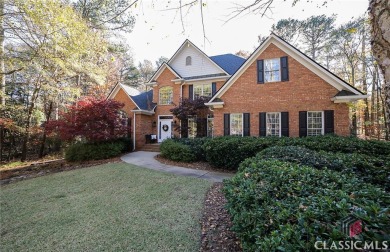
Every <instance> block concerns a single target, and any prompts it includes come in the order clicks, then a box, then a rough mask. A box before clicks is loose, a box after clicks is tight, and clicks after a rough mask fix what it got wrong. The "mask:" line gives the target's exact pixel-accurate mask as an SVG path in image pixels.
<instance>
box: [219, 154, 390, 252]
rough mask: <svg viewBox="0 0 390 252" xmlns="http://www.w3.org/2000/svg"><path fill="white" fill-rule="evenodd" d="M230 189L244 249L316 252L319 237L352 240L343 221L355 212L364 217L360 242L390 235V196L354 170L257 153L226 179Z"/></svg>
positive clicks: (231, 207) (228, 194)
mask: <svg viewBox="0 0 390 252" xmlns="http://www.w3.org/2000/svg"><path fill="white" fill-rule="evenodd" d="M224 193H225V196H226V199H227V209H228V211H229V213H230V214H231V216H232V222H233V231H235V232H236V234H237V235H238V237H239V238H240V239H241V241H242V246H243V249H244V251H313V250H315V249H314V243H315V242H316V241H317V240H322V241H326V242H328V244H330V242H332V241H342V240H348V239H349V238H348V237H347V236H346V235H345V234H344V233H342V232H341V229H340V228H339V225H340V222H341V221H342V220H343V219H344V218H346V217H347V216H350V215H353V216H355V217H356V218H358V219H360V220H362V221H363V225H364V229H363V230H364V232H363V233H362V234H360V235H359V236H358V237H357V238H358V239H359V240H362V241H365V240H367V241H372V240H377V241H383V240H388V239H389V238H390V237H389V233H390V219H389V218H388V208H387V207H388V206H389V204H390V198H389V195H388V194H386V193H385V192H384V191H382V190H381V189H379V188H377V187H375V186H373V185H371V184H367V183H364V182H362V181H361V180H359V179H358V178H356V177H355V176H353V175H350V174H344V173H339V172H335V171H331V170H328V169H323V170H319V169H314V168H312V167H308V166H300V165H298V164H293V163H290V162H282V161H278V160H263V159H262V158H261V157H255V158H250V159H247V160H245V161H244V162H243V163H242V164H241V165H240V171H239V172H238V173H237V174H236V175H235V176H234V177H233V178H232V179H231V180H225V181H224Z"/></svg>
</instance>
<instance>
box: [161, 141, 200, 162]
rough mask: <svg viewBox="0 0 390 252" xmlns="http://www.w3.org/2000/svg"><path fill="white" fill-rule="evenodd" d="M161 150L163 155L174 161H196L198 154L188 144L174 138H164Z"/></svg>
mask: <svg viewBox="0 0 390 252" xmlns="http://www.w3.org/2000/svg"><path fill="white" fill-rule="evenodd" d="M160 151H161V155H162V156H163V157H165V158H168V159H170V160H173V161H181V162H194V161H196V156H195V154H194V153H193V152H192V151H191V148H190V147H189V146H188V145H185V144H182V143H180V142H177V141H175V140H173V139H167V140H164V141H163V142H162V143H161V145H160Z"/></svg>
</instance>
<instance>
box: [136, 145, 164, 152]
mask: <svg viewBox="0 0 390 252" xmlns="http://www.w3.org/2000/svg"><path fill="white" fill-rule="evenodd" d="M139 150H140V151H149V152H160V145H159V144H145V145H144V146H143V147H142V148H141V149H139Z"/></svg>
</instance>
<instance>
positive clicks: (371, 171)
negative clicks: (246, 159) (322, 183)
mask: <svg viewBox="0 0 390 252" xmlns="http://www.w3.org/2000/svg"><path fill="white" fill-rule="evenodd" d="M256 157H258V158H260V159H278V160H280V161H288V162H293V163H297V164H302V165H308V166H311V167H314V168H317V169H323V168H329V169H331V170H335V171H341V172H344V173H353V174H355V175H356V176H358V177H359V178H361V179H363V180H364V181H365V182H369V183H372V184H376V185H378V186H380V187H382V188H384V189H385V190H387V191H390V158H389V157H388V156H387V157H386V156H378V157H375V156H368V155H364V154H358V153H333V152H325V151H319V152H317V151H313V150H309V149H307V148H305V147H301V146H274V147H270V148H267V149H265V150H263V151H261V152H260V153H258V154H257V156H256Z"/></svg>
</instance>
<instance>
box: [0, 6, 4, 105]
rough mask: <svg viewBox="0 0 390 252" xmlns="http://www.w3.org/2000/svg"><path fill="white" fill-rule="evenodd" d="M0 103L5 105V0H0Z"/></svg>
mask: <svg viewBox="0 0 390 252" xmlns="http://www.w3.org/2000/svg"><path fill="white" fill-rule="evenodd" d="M0 71H1V74H0V105H1V106H5V65H4V0H0Z"/></svg>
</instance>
